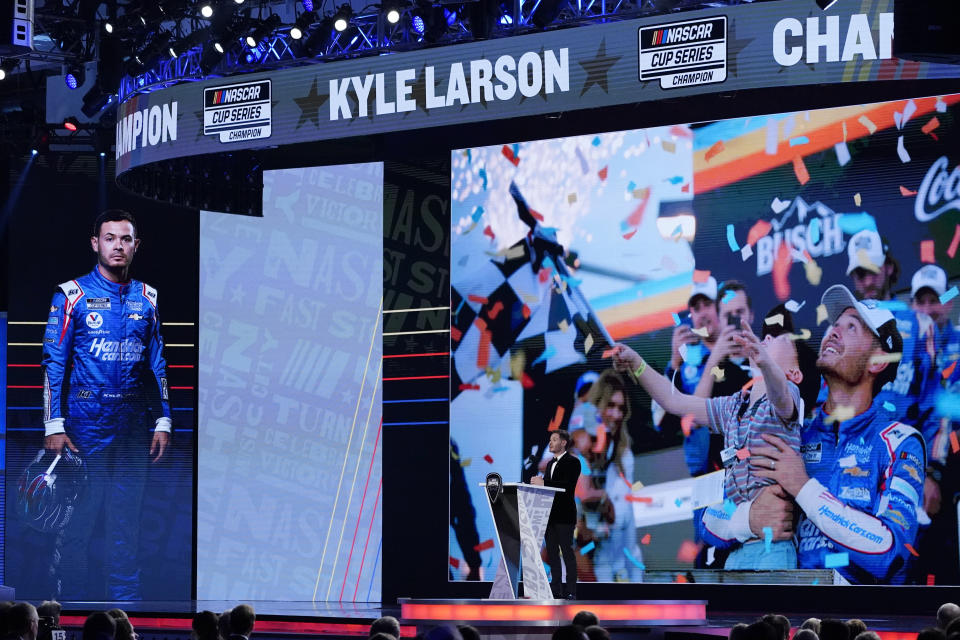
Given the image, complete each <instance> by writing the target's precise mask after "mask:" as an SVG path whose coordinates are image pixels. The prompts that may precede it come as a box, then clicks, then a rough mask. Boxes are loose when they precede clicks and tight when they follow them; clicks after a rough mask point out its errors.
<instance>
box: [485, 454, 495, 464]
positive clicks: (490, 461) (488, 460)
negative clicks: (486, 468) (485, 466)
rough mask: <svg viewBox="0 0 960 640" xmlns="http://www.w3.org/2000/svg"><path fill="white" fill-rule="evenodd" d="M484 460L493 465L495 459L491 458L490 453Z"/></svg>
mask: <svg viewBox="0 0 960 640" xmlns="http://www.w3.org/2000/svg"><path fill="white" fill-rule="evenodd" d="M483 459H484V460H486V461H487V462H488V463H490V464H493V457H491V456H490V454H489V453H488V454H486V455H485V456H483Z"/></svg>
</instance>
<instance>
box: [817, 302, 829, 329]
mask: <svg viewBox="0 0 960 640" xmlns="http://www.w3.org/2000/svg"><path fill="white" fill-rule="evenodd" d="M826 321H827V306H826V305H823V304H821V305H818V306H817V324H818V325H820V324H823V323H824V322H826Z"/></svg>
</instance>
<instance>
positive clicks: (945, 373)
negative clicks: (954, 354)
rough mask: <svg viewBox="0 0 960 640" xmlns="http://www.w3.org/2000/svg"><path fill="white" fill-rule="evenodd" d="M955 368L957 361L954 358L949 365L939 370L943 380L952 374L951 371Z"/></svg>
mask: <svg viewBox="0 0 960 640" xmlns="http://www.w3.org/2000/svg"><path fill="white" fill-rule="evenodd" d="M956 368H957V361H956V360H954V361H953V362H951V363H950V364H949V366H947V367H945V368H944V369H943V371H941V372H940V375H941V376H942V377H943V379H944V380H946V379H947V378H949V377H950V376H952V375H953V371H954V369H956Z"/></svg>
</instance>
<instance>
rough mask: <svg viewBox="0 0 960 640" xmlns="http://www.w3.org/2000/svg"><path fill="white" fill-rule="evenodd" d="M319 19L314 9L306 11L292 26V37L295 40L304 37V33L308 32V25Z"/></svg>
mask: <svg viewBox="0 0 960 640" xmlns="http://www.w3.org/2000/svg"><path fill="white" fill-rule="evenodd" d="M316 19H317V14H316V13H315V12H313V11H307V12H306V13H301V14H300V16H299V17H298V18H297V21H296V23H294V25H293V26H292V27H290V37H291V38H293V39H294V40H299V39H300V38H302V37H303V34H304V33H306V31H307V27H309V26H310V25H312V24H313V23H314V22H315V21H316Z"/></svg>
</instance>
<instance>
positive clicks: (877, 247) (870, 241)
mask: <svg viewBox="0 0 960 640" xmlns="http://www.w3.org/2000/svg"><path fill="white" fill-rule="evenodd" d="M847 257H848V258H849V260H850V262H849V263H848V264H847V275H850V273H851V272H852V271H853V270H854V269H856V268H857V267H861V268H863V269H866V270H867V271H872V272H873V273H878V272H879V271H880V267H882V266H883V263H884V261H885V260H886V252H885V251H884V250H883V240H881V239H880V234H879V233H877V232H876V231H874V230H873V229H864V230H863V231H858V232H857V233H855V234H853V237H851V238H850V242H848V243H847Z"/></svg>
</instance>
